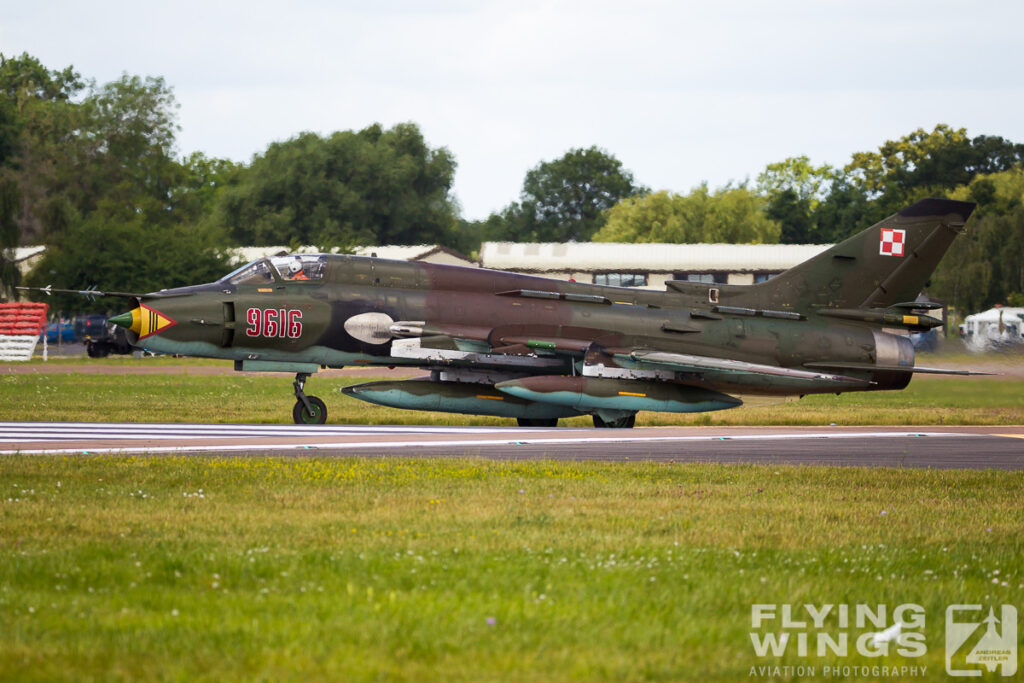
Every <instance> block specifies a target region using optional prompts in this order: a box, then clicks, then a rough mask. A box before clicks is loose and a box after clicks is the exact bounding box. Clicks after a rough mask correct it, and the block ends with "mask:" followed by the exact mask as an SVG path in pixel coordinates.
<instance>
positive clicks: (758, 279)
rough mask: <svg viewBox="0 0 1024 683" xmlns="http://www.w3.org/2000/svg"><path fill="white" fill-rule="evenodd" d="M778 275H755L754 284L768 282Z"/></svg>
mask: <svg viewBox="0 0 1024 683" xmlns="http://www.w3.org/2000/svg"><path fill="white" fill-rule="evenodd" d="M776 275H778V273H754V283H755V284H756V283H758V282H768V281H769V280H771V279H772V278H773V277H775V276H776Z"/></svg>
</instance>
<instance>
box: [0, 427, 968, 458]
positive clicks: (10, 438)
mask: <svg viewBox="0 0 1024 683" xmlns="http://www.w3.org/2000/svg"><path fill="white" fill-rule="evenodd" d="M547 434H551V435H552V436H550V437H549V436H546V435H547ZM556 434H557V436H555V435H556ZM659 434H662V432H660V430H655V429H652V430H636V431H633V430H613V431H607V430H594V429H565V428H563V429H557V428H552V429H530V430H524V429H521V428H517V427H430V426H415V425H411V426H392V425H351V426H344V425H332V426H326V425H324V426H304V425H295V426H290V425H233V424H225V425H216V424H151V423H141V424H139V423H122V424H92V423H72V422H64V423H54V422H0V443H2V444H17V445H16V446H14V447H9V448H8V449H6V450H0V454H12V453H22V454H71V453H180V452H211V451H220V452H229V451H295V450H317V449H331V450H339V449H344V450H356V449H363V450H366V449H374V450H377V449H399V448H427V447H430V448H439V447H442V448H443V447H459V448H466V447H487V446H511V445H520V446H527V445H567V444H607V443H656V442H658V443H665V442H697V441H704V442H714V441H779V440H785V441H790V440H806V439H851V438H856V439H864V438H872V439H899V438H913V437H929V438H943V437H964V436H968V437H969V436H980V435H972V434H964V433H948V432H910V431H877V432H875V431H872V432H868V431H857V432H839V431H836V432H828V431H821V432H800V431H794V432H779V433H762V434H728V433H717V434H692V435H667V436H666V435H659ZM456 435H466V436H475V437H477V438H470V439H455V438H451V437H453V436H456ZM381 436H387V437H391V438H389V439H388V440H386V441H385V440H379V441H378V440H374V439H373V438H372V437H381ZM438 436H445V437H448V438H437V437H438ZM368 437H369V438H368ZM281 438H289V439H292V441H291V442H289V443H252V442H251V441H250V442H248V443H239V442H238V441H239V440H242V439H246V440H254V439H281ZM189 439H197V440H198V439H201V440H203V441H204V443H196V444H189V443H182V441H183V440H189ZM62 441H64V442H78V443H81V442H94V443H92V444H89V445H86V446H83V445H78V446H77V447H70V448H69V447H63V448H62V447H54V445H53V444H54V442H62ZM138 441H146V442H147V443H146V444H145V445H140V444H137V443H133V442H138ZM211 441H212V442H213V443H210V442H211ZM98 442H106V443H103V444H102V445H98ZM110 442H114V443H110ZM37 444H47V446H37Z"/></svg>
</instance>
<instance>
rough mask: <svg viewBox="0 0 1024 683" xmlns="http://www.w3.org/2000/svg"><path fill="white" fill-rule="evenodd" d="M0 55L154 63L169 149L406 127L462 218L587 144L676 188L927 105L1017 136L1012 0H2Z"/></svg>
mask: <svg viewBox="0 0 1024 683" xmlns="http://www.w3.org/2000/svg"><path fill="white" fill-rule="evenodd" d="M0 7H3V11H2V13H0V51H2V52H3V54H4V55H8V56H11V55H15V54H20V53H21V52H28V53H30V54H32V55H34V56H35V57H38V58H39V59H40V60H41V61H42V62H43V63H44V64H45V65H46V66H48V67H50V68H63V67H65V66H68V65H73V66H74V67H75V68H76V69H77V70H78V71H79V72H80V73H81V74H82V75H83V76H86V77H89V78H95V79H96V80H97V81H99V82H106V81H110V80H113V79H116V78H117V77H119V76H120V74H121V73H122V72H128V73H129V74H138V75H143V76H146V75H152V76H163V77H164V78H166V80H167V82H168V83H169V84H170V85H171V86H172V87H173V89H174V92H175V95H176V96H177V99H178V101H179V103H180V105H181V109H180V111H179V122H180V125H181V132H180V133H179V136H178V147H179V151H180V152H181V153H182V154H187V153H190V152H193V151H202V152H204V153H206V154H207V155H210V156H218V157H228V158H231V159H234V160H236V161H245V162H248V161H249V160H250V159H251V158H252V155H253V154H257V153H261V152H262V151H263V150H265V149H266V147H267V145H268V144H269V143H271V142H273V141H275V140H285V139H288V138H290V137H292V136H294V135H296V134H297V133H299V132H301V131H305V130H311V131H316V132H319V133H323V134H327V133H330V132H332V131H335V130H346V129H360V128H364V127H365V126H368V125H370V124H372V123H374V122H380V123H382V124H384V125H385V126H391V125H394V124H395V123H399V122H403V121H413V122H415V123H417V124H418V125H419V126H420V128H421V130H422V131H423V134H424V135H425V137H426V138H427V141H428V143H429V144H430V145H431V146H433V147H441V146H443V147H447V148H448V149H449V150H451V151H452V153H453V154H454V155H455V158H456V160H457V161H458V172H457V175H456V178H455V187H454V192H455V195H456V196H457V198H458V200H459V201H460V203H461V204H462V207H463V214H464V215H465V216H466V217H467V218H482V217H485V216H486V215H487V214H488V213H490V212H491V211H495V210H498V209H500V208H501V207H502V206H504V205H506V204H507V203H509V202H510V201H512V200H515V199H517V198H518V195H519V191H520V189H521V186H522V181H523V176H524V174H525V173H526V171H527V170H528V169H530V168H531V167H533V166H535V165H536V164H537V163H538V162H540V161H542V160H549V159H554V158H556V157H558V156H561V155H562V154H563V153H564V152H565V151H567V150H568V149H570V148H572V147H588V146H590V145H598V146H600V147H603V148H604V149H606V150H608V151H609V152H611V153H612V154H614V155H615V156H616V157H618V158H619V159H620V160H621V161H622V162H623V164H624V165H625V167H626V168H628V169H630V170H631V171H632V172H633V173H634V176H635V178H636V180H637V181H638V182H640V183H642V184H644V185H647V186H649V187H652V188H654V189H656V190H657V189H669V190H673V191H676V192H686V191H688V190H689V189H690V188H692V187H693V186H695V185H697V184H698V183H700V182H701V181H707V182H708V183H709V184H710V185H711V186H712V187H718V186H721V185H724V184H726V183H728V182H729V181H743V180H744V179H747V178H750V179H751V180H753V179H754V178H756V176H757V174H758V173H759V172H760V171H761V170H763V169H764V167H765V165H766V164H768V163H770V162H773V161H780V160H782V159H784V158H786V157H789V156H797V155H800V154H806V155H808V156H809V157H811V159H812V160H813V161H814V162H815V163H826V162H827V163H831V164H833V165H843V164H845V163H846V162H847V161H848V160H849V158H850V155H851V153H853V152H855V151H864V150H872V149H877V147H878V146H879V145H880V144H881V143H882V142H884V141H885V140H886V139H893V138H897V137H900V136H902V135H905V134H906V133H909V132H910V131H912V130H914V129H916V128H919V127H923V128H926V129H928V130H930V129H931V128H932V127H934V126H935V124H936V123H940V122H941V123H948V124H950V125H952V126H955V127H964V128H967V130H968V133H969V134H971V135H979V134H988V135H1001V136H1003V137H1006V138H1009V139H1011V140H1013V141H1015V142H1024V41H1022V39H1021V35H1022V33H1021V31H1022V26H1024V2H1020V1H1019V0H1008V1H1005V2H985V1H984V0H975V1H973V2H966V1H957V2H952V1H945V2H944V1H937V0H930V1H927V2H925V1H918V0H912V1H905V2H901V1H899V0H887V1H884V2H882V1H879V2H872V1H859V2H830V1H822V0H816V1H799V2H798V1H788V2H787V1H779V0H775V1H772V2H767V1H764V0H760V1H739V0H737V1H727V0H726V1H722V0H704V1H703V2H693V3H690V2H644V1H642V0H640V1H637V0H633V1H631V2H621V1H620V2H600V1H596V0H590V1H587V2H533V1H530V0H517V1H515V2H470V1H468V0H467V1H464V2H459V1H455V0H453V1H450V2H433V3H431V2H415V1H408V2H374V1H373V0H370V1H369V2H367V1H366V0H364V1H363V2H358V3H357V2H329V1H326V0H325V1H323V2H313V1H306V2H302V1H295V2H291V3H280V2H278V3H271V2H262V1H260V0H247V1H244V2H217V1H216V0H207V1H206V2H193V1H191V0H179V1H177V2H174V3H150V2H139V1H138V0H132V1H130V2H105V1H101V0H94V1H93V2H81V1H80V0H76V1H74V2H64V1H53V2H46V1H43V2H34V3H33V2H17V3H15V2H10V1H9V0H8V1H7V2H3V3H2V4H0Z"/></svg>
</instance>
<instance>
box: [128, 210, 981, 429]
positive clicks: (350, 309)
mask: <svg viewBox="0 0 1024 683" xmlns="http://www.w3.org/2000/svg"><path fill="white" fill-rule="evenodd" d="M972 208H973V205H970V204H966V203H963V202H952V201H948V200H923V201H922V202H919V203H918V204H915V205H914V206H912V207H909V208H908V209H905V210H904V211H902V212H900V213H898V214H895V215H893V216H891V217H890V218H888V219H886V220H885V221H883V222H882V223H880V224H878V225H876V226H873V227H872V228H869V229H868V230H866V231H864V232H862V233H860V234H859V235H856V236H855V237H852V238H850V239H849V240H846V241H845V242H843V243H841V244H838V245H836V246H835V247H833V248H831V249H829V250H828V251H826V252H824V253H823V254H821V255H819V256H817V257H815V258H814V259H811V260H810V261H807V262H806V263H804V264H801V265H799V266H797V267H795V268H793V269H791V270H789V271H786V272H785V273H783V274H782V275H780V276H778V277H776V278H774V279H772V280H770V281H768V282H764V283H760V284H756V285H750V286H736V285H714V284H700V283H690V282H676V281H673V282H670V283H668V287H667V289H666V291H650V290H641V289H633V288H619V287H606V286H600V285H592V284H583V283H577V282H567V281H562V280H552V279H548V278H541V277H534V276H530V275H522V274H515V273H507V272H498V271H490V270H484V269H478V268H463V267H456V266H444V265H435V264H429V263H414V262H404V261H390V260H382V259H376V258H367V257H358V256H348V255H317V256H316V257H315V258H316V259H317V267H318V271H317V277H316V279H311V280H297V281H296V280H287V279H285V277H284V276H283V275H282V274H281V273H280V272H279V271H278V270H274V269H269V275H268V277H267V279H266V281H262V282H234V281H232V280H231V279H229V278H225V279H224V280H221V281H219V282H215V283H211V284H206V285H199V286H195V287H187V288H182V289H176V290H165V291H162V292H157V293H154V294H152V295H147V296H146V297H143V298H142V299H141V300H140V307H139V309H136V312H137V314H138V315H136V319H134V320H133V323H132V324H133V330H134V331H135V332H134V340H135V343H136V344H137V345H138V346H140V347H142V348H146V349H149V350H152V351H156V352H163V353H177V354H184V355H189V356H204V357H210V358H224V359H231V360H235V361H236V367H237V368H238V369H241V370H261V369H262V370H287V371H293V372H297V373H309V372H313V371H315V370H316V368H317V367H341V366H346V365H384V366H392V365H412V366H418V367H424V368H427V369H430V370H431V371H432V375H431V378H430V380H420V381H418V382H417V383H415V384H411V383H408V382H390V383H385V384H387V385H388V386H382V385H377V386H376V389H375V388H374V385H364V386H366V387H368V388H367V389H365V390H364V391H362V392H360V391H358V390H356V391H350V392H348V393H350V395H354V396H356V397H358V398H363V399H365V400H370V401H375V402H378V403H385V404H387V405H400V406H402V407H410V408H422V409H432V410H451V411H452V412H481V413H485V414H503V415H507V416H510V417H516V416H519V417H527V418H529V417H531V416H536V417H540V418H544V419H549V418H552V417H563V416H566V415H572V414H581V413H594V414H598V415H604V416H606V417H608V418H609V419H611V418H615V417H621V416H623V415H632V414H633V413H635V411H636V410H642V409H651V410H669V411H678V412H687V411H698V410H717V409H721V408H728V407H732V406H734V405H738V404H739V401H737V400H735V399H733V398H732V397H731V395H733V394H768V395H785V394H810V393H821V392H845V391H867V390H878V389H900V388H903V387H905V386H906V385H907V383H908V382H909V381H910V378H911V376H912V374H913V372H914V357H913V349H912V346H911V344H910V342H909V340H908V339H907V338H906V336H903V335H900V334H893V333H891V332H889V331H885V330H887V329H893V328H901V329H902V330H925V329H930V328H931V327H934V326H936V325H937V324H939V321H937V320H935V319H934V318H931V317H929V316H927V315H925V314H924V312H922V311H920V310H917V309H918V308H919V307H918V306H915V305H913V304H912V303H910V302H913V301H914V300H915V298H916V297H917V295H918V293H919V292H920V291H921V289H922V288H923V286H924V284H925V282H926V281H927V279H928V277H929V275H930V273H931V272H932V270H933V269H934V267H935V265H936V264H937V263H938V260H939V259H940V258H941V256H942V254H943V253H944V252H945V251H946V249H947V248H948V247H949V245H950V244H951V242H952V241H953V239H954V238H955V237H956V235H957V234H958V233H959V232H960V231H961V229H962V227H963V224H964V222H965V221H966V219H967V217H968V216H969V215H970V211H971V209H972ZM894 235H895V236H896V237H895V238H898V239H899V240H901V241H900V242H899V243H898V247H893V246H892V244H893V241H892V240H893V239H895V238H894V237H893V236H894ZM887 240H888V242H887ZM887 244H888V246H887ZM886 249H888V250H889V252H890V253H886ZM894 249H898V251H899V253H892V252H893V250H894ZM306 258H307V259H311V258H314V257H306ZM140 316H141V317H140ZM126 326H127V325H126ZM389 392H390V393H389ZM574 396H575V397H577V399H574V398H573V397H574ZM377 399H381V400H377ZM498 404H501V405H500V407H496V406H498ZM510 405H521V406H523V407H522V408H521V409H508V407H509V406H510ZM531 406H532V407H531ZM530 411H532V412H530Z"/></svg>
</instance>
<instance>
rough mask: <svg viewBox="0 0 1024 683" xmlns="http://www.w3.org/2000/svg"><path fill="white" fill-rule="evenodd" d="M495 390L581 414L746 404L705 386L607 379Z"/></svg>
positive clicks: (528, 382)
mask: <svg viewBox="0 0 1024 683" xmlns="http://www.w3.org/2000/svg"><path fill="white" fill-rule="evenodd" d="M494 387H495V388H496V389H498V390H499V391H501V392H502V393H504V394H508V395H510V396H515V397H517V398H521V399H524V400H527V401H537V402H542V403H548V404H554V405H559V406H565V407H566V408H573V409H575V410H579V411H580V412H595V411H609V410H612V411H637V410H658V411H663V412H669V413H702V412H707V411H711V410H725V409H726V408H735V407H737V406H739V405H741V404H742V403H743V401H741V400H740V399H738V398H734V397H732V396H729V395H728V394H723V393H720V392H717V391H711V390H710V389H703V388H701V387H693V386H686V385H683V384H673V383H670V382H644V381H639V380H623V379H611V378H605V377H581V376H576V377H569V376H565V375H541V376H538V377H523V378H521V379H513V380H508V381H506V382H499V383H498V384H495V385H494Z"/></svg>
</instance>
